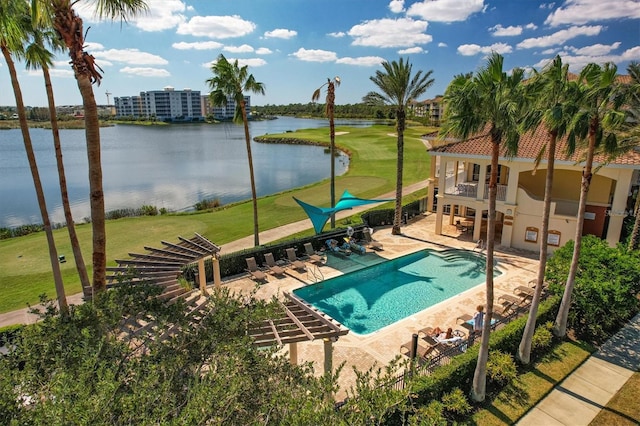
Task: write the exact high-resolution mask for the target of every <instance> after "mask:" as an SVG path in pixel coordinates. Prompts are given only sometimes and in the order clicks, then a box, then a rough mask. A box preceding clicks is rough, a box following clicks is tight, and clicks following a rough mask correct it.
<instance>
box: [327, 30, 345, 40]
mask: <svg viewBox="0 0 640 426" xmlns="http://www.w3.org/2000/svg"><path fill="white" fill-rule="evenodd" d="M327 35H328V36H329V37H334V38H341V37H344V36H346V35H347V34H346V33H344V32H342V31H338V32H336V33H329V34H327Z"/></svg>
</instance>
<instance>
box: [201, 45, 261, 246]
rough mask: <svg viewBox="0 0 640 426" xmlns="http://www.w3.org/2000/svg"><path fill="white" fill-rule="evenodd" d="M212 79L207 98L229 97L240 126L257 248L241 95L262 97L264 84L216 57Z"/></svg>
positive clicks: (256, 240)
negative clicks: (241, 127) (250, 94)
mask: <svg viewBox="0 0 640 426" xmlns="http://www.w3.org/2000/svg"><path fill="white" fill-rule="evenodd" d="M211 72H212V73H213V75H214V77H213V78H210V79H208V80H207V84H208V85H209V88H211V93H210V94H209V99H211V103H212V104H213V105H225V104H226V103H227V99H228V98H233V100H234V101H235V103H236V110H235V114H234V116H233V121H234V122H242V123H243V124H244V138H245V142H246V144H247V159H248V160H249V177H250V180H251V198H252V202H253V238H254V244H255V246H259V245H260V238H259V229H258V196H257V193H256V181H255V177H254V174H253V157H252V156H251V137H250V135H249V121H248V119H247V109H246V101H245V98H244V92H253V93H259V94H261V95H264V84H263V83H259V82H257V81H256V79H255V77H254V76H253V74H249V71H248V66H247V65H245V66H243V67H240V66H239V65H238V60H237V59H236V60H235V61H233V63H230V62H229V61H227V58H225V57H224V55H222V54H220V56H218V59H217V61H216V62H215V63H214V64H213V65H212V66H211Z"/></svg>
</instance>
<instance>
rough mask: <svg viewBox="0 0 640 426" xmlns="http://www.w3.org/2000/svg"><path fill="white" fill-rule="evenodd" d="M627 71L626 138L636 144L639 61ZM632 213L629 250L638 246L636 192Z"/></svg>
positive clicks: (639, 211)
mask: <svg viewBox="0 0 640 426" xmlns="http://www.w3.org/2000/svg"><path fill="white" fill-rule="evenodd" d="M627 72H628V73H629V76H630V77H631V84H630V85H629V87H628V96H629V97H628V99H627V103H628V109H627V123H628V127H627V129H625V131H626V139H628V140H629V142H630V143H631V144H633V145H636V146H637V145H638V143H639V142H638V141H639V140H640V63H638V62H631V63H630V64H629V66H628V67H627ZM633 215H634V216H635V220H634V222H633V230H632V231H631V237H630V238H629V250H637V249H638V248H639V247H640V194H636V203H635V206H634V208H633Z"/></svg>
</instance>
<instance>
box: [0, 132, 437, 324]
mask: <svg viewBox="0 0 640 426" xmlns="http://www.w3.org/2000/svg"><path fill="white" fill-rule="evenodd" d="M432 130H433V129H432V128H427V127H423V126H417V127H410V128H408V129H407V130H406V132H405V138H404V142H405V145H404V154H405V155H404V175H403V183H404V184H405V185H408V184H411V183H414V182H418V181H420V180H424V179H427V178H428V177H429V163H430V162H429V160H428V155H427V154H426V152H425V146H424V144H423V143H422V141H421V140H420V135H422V134H424V133H427V132H429V131H432ZM336 132H348V133H346V134H343V135H340V136H336V145H337V146H338V147H339V148H341V149H343V150H345V151H347V152H349V153H350V154H351V161H350V167H349V171H348V172H347V173H345V174H344V175H342V176H339V177H337V178H336V198H339V197H340V195H341V194H342V192H343V191H344V190H345V189H349V192H351V193H352V194H354V195H356V196H359V197H363V198H373V197H376V196H379V195H381V194H384V193H387V192H391V191H393V190H394V189H395V181H396V152H397V151H396V137H395V136H390V134H392V133H393V132H394V128H393V126H387V125H376V126H372V127H365V128H362V127H343V126H338V127H336ZM253 136H257V135H253ZM270 136H278V137H290V138H297V139H308V140H314V141H320V142H323V143H326V144H327V145H328V144H329V135H328V133H327V130H326V129H311V130H301V131H296V132H291V133H285V134H282V135H270ZM325 158H326V161H327V162H329V157H328V156H327V157H325ZM323 161H324V159H323ZM292 196H296V197H298V198H300V199H302V200H304V201H306V202H308V203H310V204H314V205H321V206H328V205H329V179H327V180H325V181H322V182H319V183H317V184H314V185H309V186H306V187H303V188H299V189H296V190H292V191H287V192H283V193H279V194H274V195H271V196H267V197H263V198H260V199H259V200H258V216H259V222H260V223H259V227H260V230H261V231H264V230H267V229H271V228H275V227H278V226H281V225H286V224H287V223H291V222H295V221H299V220H303V219H305V218H306V215H305V213H304V212H303V210H302V209H301V208H300V207H299V206H298V204H296V202H295V201H294V200H293V198H292ZM390 205H391V203H389V204H387V205H386V206H384V207H388V206H390ZM131 207H139V206H131ZM380 207H383V206H380V205H378V206H376V208H380ZM76 228H77V232H78V238H79V239H80V243H81V246H82V251H83V255H84V261H85V263H86V264H87V268H89V269H90V263H91V226H90V225H88V224H83V225H78V226H77V227H76ZM106 228H107V263H108V265H115V264H116V263H115V259H125V258H127V257H128V253H144V246H145V245H146V246H152V247H157V246H159V245H160V241H161V240H166V241H171V242H177V241H178V240H177V237H178V236H179V235H181V236H184V237H187V238H189V237H191V236H193V233H194V232H197V233H199V234H201V235H204V236H205V237H207V238H209V239H210V240H211V241H213V242H215V243H216V244H221V245H222V244H225V243H228V242H230V241H234V240H237V239H239V238H243V237H246V236H248V235H252V233H253V212H252V207H251V202H250V201H247V202H243V203H236V204H233V205H229V206H224V207H223V208H221V209H219V210H217V211H214V212H202V213H192V214H170V215H165V216H155V217H139V218H126V219H118V220H111V221H107V225H106ZM308 234H309V235H311V234H313V229H312V227H311V222H309V231H308ZM54 236H55V240H56V246H57V250H58V253H59V254H63V255H65V256H66V259H67V262H66V263H63V264H61V267H62V273H63V278H64V283H65V290H66V293H67V294H74V293H78V292H80V291H81V287H80V281H79V279H78V277H77V274H76V271H75V264H74V261H73V253H72V251H71V244H70V243H69V240H68V233H67V230H66V229H58V230H55V231H54ZM89 277H91V271H90V270H89ZM42 293H46V294H47V295H48V296H49V297H55V289H54V284H53V278H52V275H51V264H50V263H49V252H48V248H47V244H46V238H45V234H44V233H43V232H41V233H38V234H32V235H27V236H25V237H19V238H13V239H9V240H0V294H1V295H2V296H1V297H0V313H3V312H8V311H11V310H15V309H20V308H24V307H25V306H26V304H27V303H31V304H35V303H37V302H38V296H39V295H40V294H42Z"/></svg>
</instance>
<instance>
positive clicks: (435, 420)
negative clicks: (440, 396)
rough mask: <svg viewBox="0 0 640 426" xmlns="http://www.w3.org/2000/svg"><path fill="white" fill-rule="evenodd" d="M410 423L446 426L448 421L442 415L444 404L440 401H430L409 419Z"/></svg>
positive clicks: (419, 425)
mask: <svg viewBox="0 0 640 426" xmlns="http://www.w3.org/2000/svg"><path fill="white" fill-rule="evenodd" d="M409 424H410V425H416V426H447V425H448V424H449V422H448V421H447V418H446V417H445V416H444V405H443V404H442V403H441V402H440V401H431V402H430V403H429V404H428V405H424V406H422V407H420V408H419V409H418V410H417V411H415V413H414V414H413V416H411V418H410V419H409Z"/></svg>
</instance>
